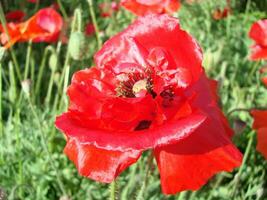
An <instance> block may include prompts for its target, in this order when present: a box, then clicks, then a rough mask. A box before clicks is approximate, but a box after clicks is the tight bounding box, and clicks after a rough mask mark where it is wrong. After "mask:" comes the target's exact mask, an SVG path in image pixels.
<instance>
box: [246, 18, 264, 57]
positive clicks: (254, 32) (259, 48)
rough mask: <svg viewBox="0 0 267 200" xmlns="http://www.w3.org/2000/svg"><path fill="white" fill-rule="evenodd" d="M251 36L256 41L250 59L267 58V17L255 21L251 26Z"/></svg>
mask: <svg viewBox="0 0 267 200" xmlns="http://www.w3.org/2000/svg"><path fill="white" fill-rule="evenodd" d="M249 37H250V38H251V39H252V40H254V41H255V44H254V45H253V46H252V47H251V51H252V52H251V55H250V59H251V60H259V59H267V19H263V20H259V21H257V22H255V23H254V24H253V25H252V26H251V29H250V32H249Z"/></svg>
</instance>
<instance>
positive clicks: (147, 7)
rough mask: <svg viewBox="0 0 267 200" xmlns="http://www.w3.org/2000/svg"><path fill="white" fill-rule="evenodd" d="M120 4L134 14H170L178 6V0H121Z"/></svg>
mask: <svg viewBox="0 0 267 200" xmlns="http://www.w3.org/2000/svg"><path fill="white" fill-rule="evenodd" d="M121 5H122V6H124V7H125V8H126V9H127V10H130V11H131V12H133V13H134V14H136V15H139V16H140V15H145V14H148V13H157V14H162V13H169V14H172V13H174V12H176V11H177V10H178V9H179V8H180V1H179V0H122V1H121Z"/></svg>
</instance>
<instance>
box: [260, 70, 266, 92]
mask: <svg viewBox="0 0 267 200" xmlns="http://www.w3.org/2000/svg"><path fill="white" fill-rule="evenodd" d="M259 71H260V73H261V74H264V76H263V77H262V78H261V81H262V83H263V84H264V85H265V87H267V76H266V75H267V66H264V67H262V68H260V70H259Z"/></svg>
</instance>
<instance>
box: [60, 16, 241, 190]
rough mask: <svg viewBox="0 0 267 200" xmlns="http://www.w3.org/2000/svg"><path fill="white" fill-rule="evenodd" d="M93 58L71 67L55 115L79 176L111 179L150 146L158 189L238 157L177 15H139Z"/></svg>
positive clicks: (196, 183)
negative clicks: (62, 105) (64, 101)
mask: <svg viewBox="0 0 267 200" xmlns="http://www.w3.org/2000/svg"><path fill="white" fill-rule="evenodd" d="M148 27H149V28H148ZM159 38H160V39H159ZM94 58H95V63H96V67H92V68H90V69H85V70H81V71H78V72H76V73H75V74H74V76H73V78H72V83H71V85H70V86H69V88H68V92H67V93H68V96H69V98H70V105H69V109H68V111H67V112H66V113H63V114H62V115H61V116H58V117H57V119H56V122H55V124H56V126H57V127H58V128H59V129H60V130H62V131H63V132H64V133H65V135H66V137H67V145H66V147H65V150H64V151H65V153H66V154H67V156H68V157H69V158H70V159H71V160H72V161H73V162H74V163H75V165H76V167H77V169H78V171H79V173H80V174H81V175H83V176H86V177H88V178H91V179H94V180H97V181H100V182H106V183H109V182H111V181H113V180H114V179H115V177H116V176H118V175H119V174H120V173H121V172H122V171H123V170H125V169H126V168H127V167H128V166H129V165H131V164H133V163H135V162H136V161H137V160H138V158H139V157H140V155H141V154H142V152H143V151H145V150H147V149H152V150H153V152H154V155H155V157H156V160H157V164H158V168H159V171H160V177H161V185H162V189H163V192H164V193H166V194H174V193H177V192H179V191H183V190H197V189H199V188H200V187H201V186H202V185H204V184H205V183H206V182H207V180H208V179H209V178H210V177H212V176H213V175H214V174H216V173H218V172H220V171H232V170H233V168H235V167H237V166H239V165H240V164H241V160H242V156H241V154H240V152H239V151H238V150H237V149H236V147H235V146H234V145H233V144H232V143H231V141H230V137H231V136H232V134H233V132H232V130H231V129H230V128H229V126H228V123H227V120H226V118H225V117H224V115H223V113H222V112H221V111H220V109H219V107H218V105H217V102H216V101H217V95H216V91H215V89H216V88H215V86H216V84H215V82H214V81H212V80H209V79H208V78H207V77H206V75H205V73H204V70H203V67H202V52H201V49H200V47H199V45H198V44H197V42H196V41H195V39H194V38H192V37H191V36H190V35H189V34H188V33H186V32H185V31H183V30H182V29H181V28H180V25H179V23H178V20H177V19H176V18H172V17H170V16H168V15H146V16H144V17H140V18H139V19H137V20H136V21H135V22H134V23H133V24H132V25H130V26H129V27H128V28H127V29H126V30H124V31H122V32H121V33H119V34H117V35H116V36H114V37H113V38H111V39H110V40H108V41H107V42H106V43H105V44H104V46H103V47H102V49H101V50H100V51H98V52H97V53H96V55H95V57H94Z"/></svg>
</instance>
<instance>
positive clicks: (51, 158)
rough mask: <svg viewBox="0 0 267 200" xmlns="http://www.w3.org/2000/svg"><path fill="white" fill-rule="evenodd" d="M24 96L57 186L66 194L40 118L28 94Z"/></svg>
mask: <svg viewBox="0 0 267 200" xmlns="http://www.w3.org/2000/svg"><path fill="white" fill-rule="evenodd" d="M26 97H27V99H28V102H29V106H30V109H31V112H32V115H33V116H34V118H35V119H36V121H37V123H38V127H39V130H40V133H41V134H40V137H41V145H42V147H43V149H44V151H45V152H46V154H47V156H48V160H49V162H50V165H51V167H52V168H53V170H54V171H55V172H56V178H57V182H58V185H59V188H60V190H61V192H62V194H63V195H65V196H66V195H67V193H66V190H65V187H64V184H63V182H62V180H61V178H60V172H59V170H58V169H57V167H56V166H55V164H54V159H53V157H52V155H51V153H50V151H49V149H48V145H47V143H46V138H45V132H44V130H43V126H42V123H41V120H40V118H39V116H38V115H37V113H36V111H35V109H34V107H33V104H32V102H31V99H30V97H29V96H26Z"/></svg>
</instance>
